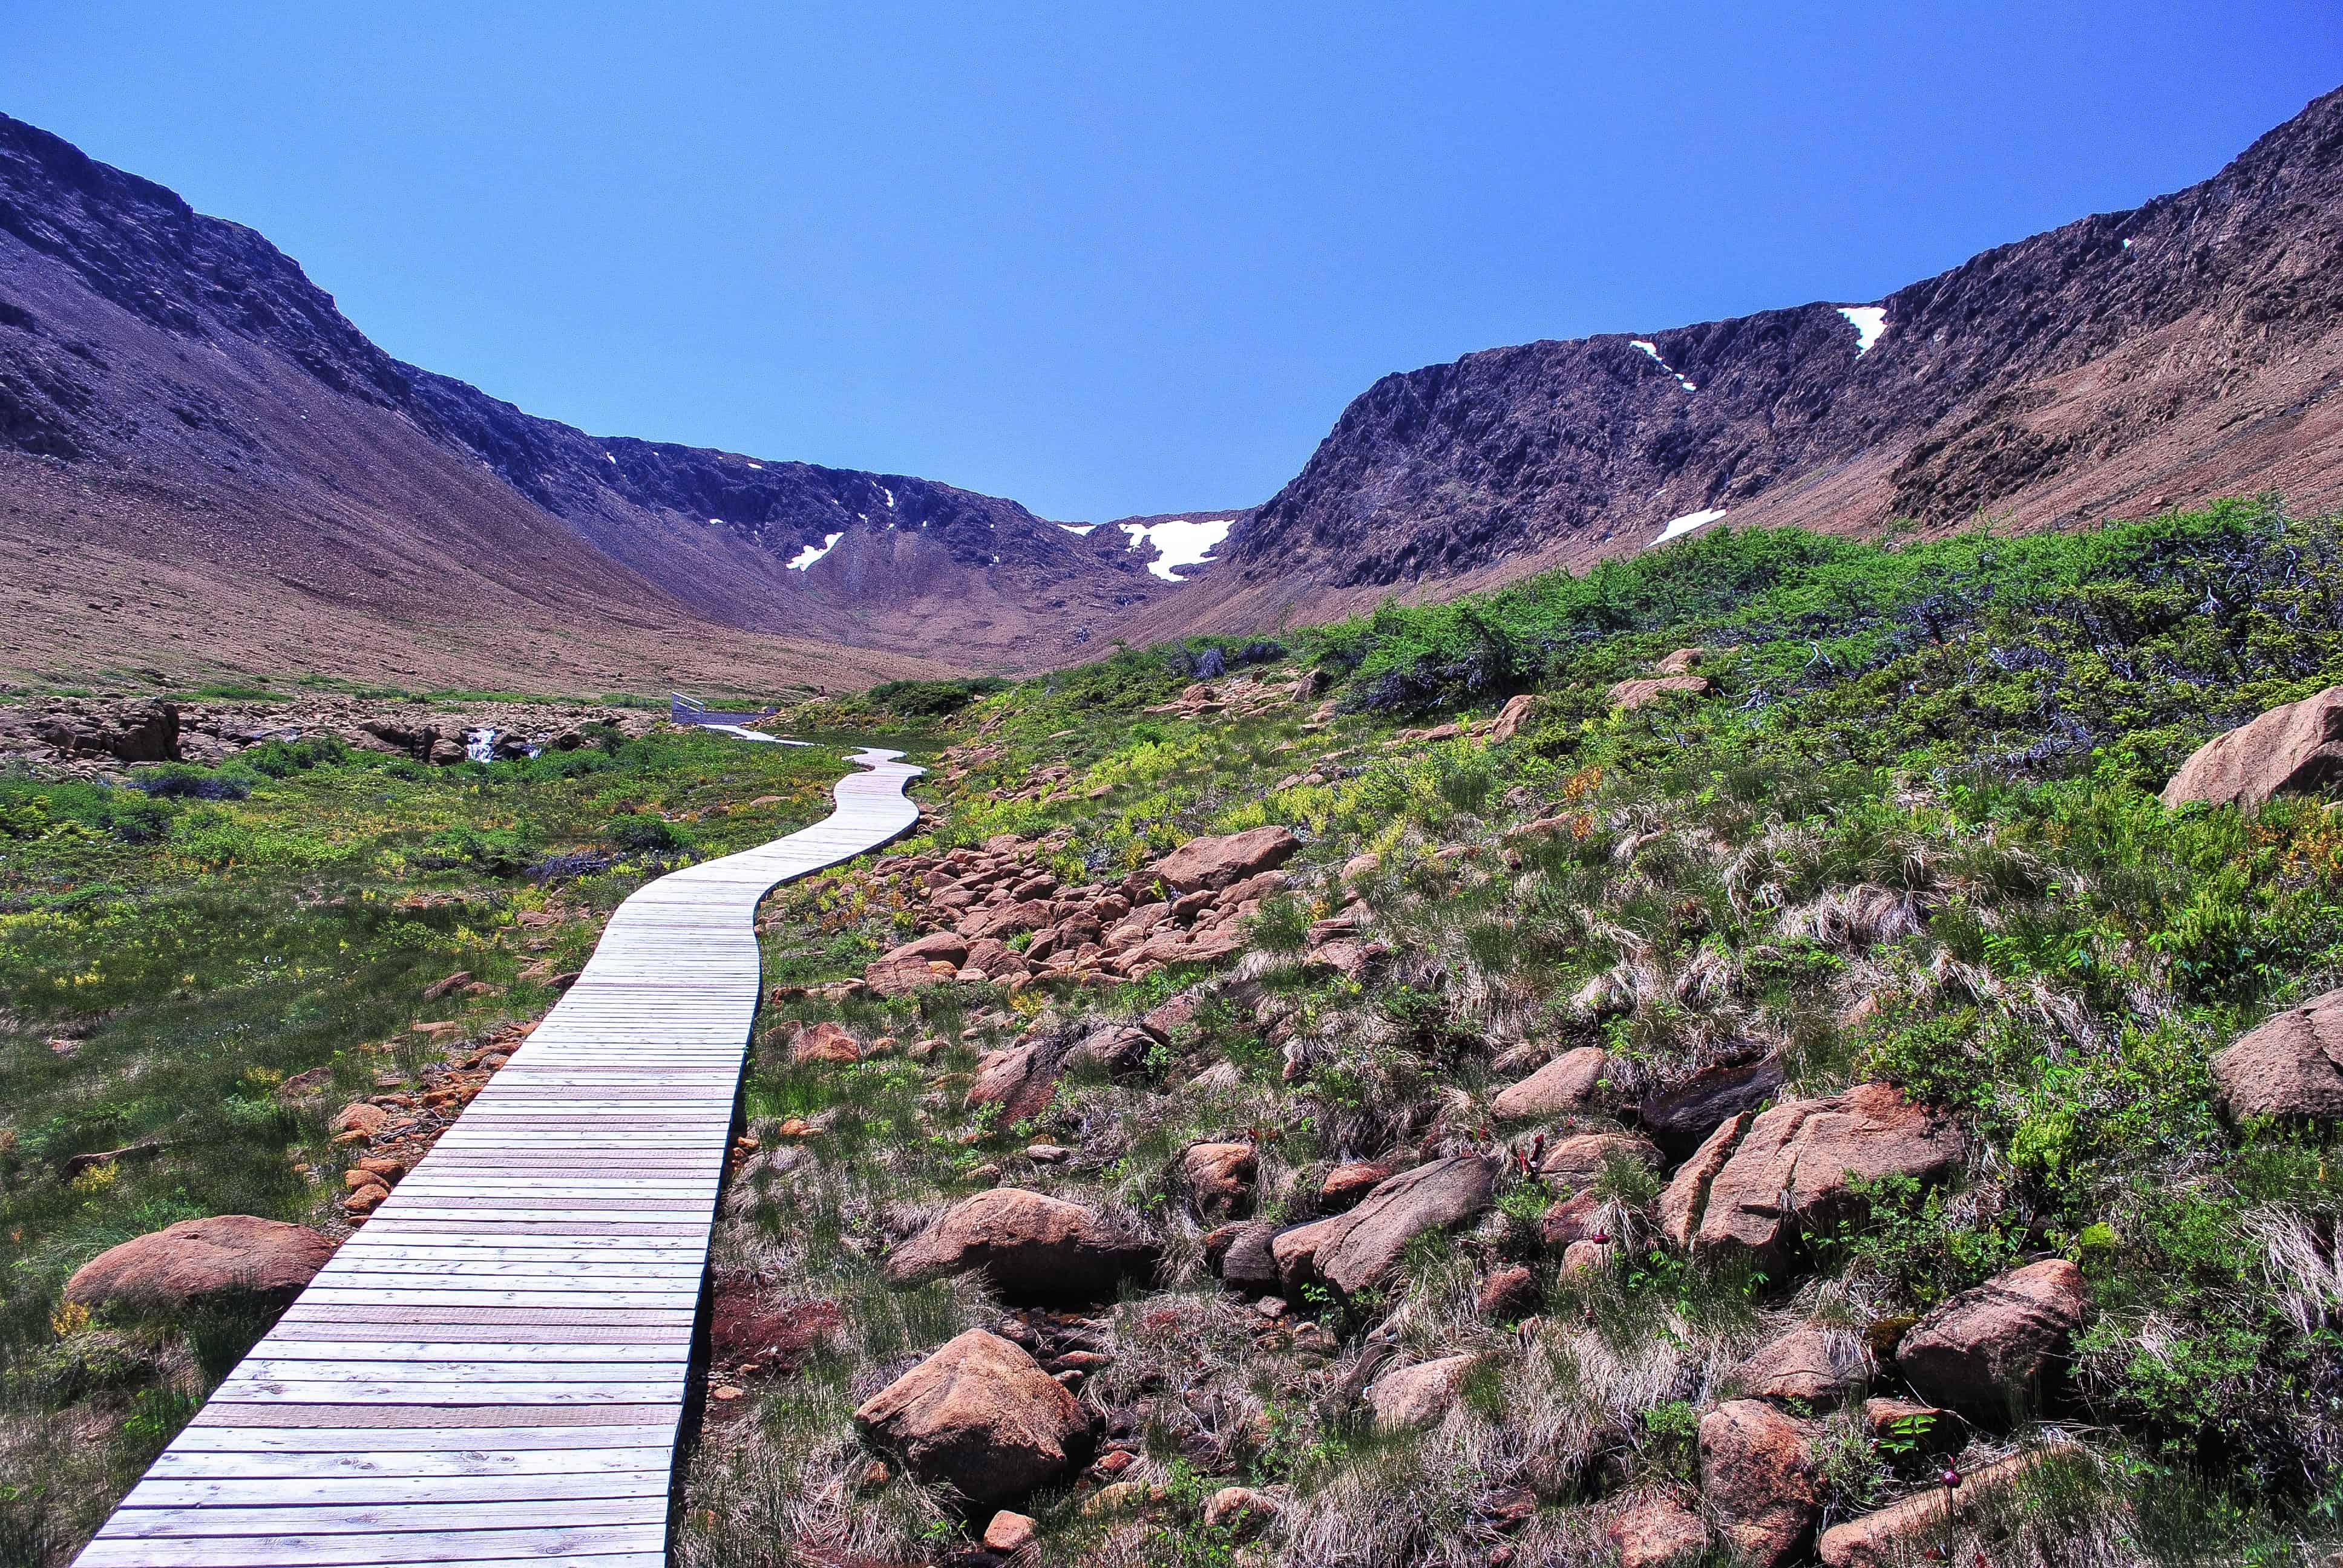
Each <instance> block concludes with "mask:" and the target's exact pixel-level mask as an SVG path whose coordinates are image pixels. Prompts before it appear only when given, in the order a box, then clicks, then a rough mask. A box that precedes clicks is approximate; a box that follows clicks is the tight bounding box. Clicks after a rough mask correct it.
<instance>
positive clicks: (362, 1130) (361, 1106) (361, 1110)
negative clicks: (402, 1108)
mask: <svg viewBox="0 0 2343 1568" xmlns="http://www.w3.org/2000/svg"><path fill="white" fill-rule="evenodd" d="M389 1124H390V1112H389V1111H385V1110H384V1109H383V1108H382V1107H381V1106H379V1105H368V1104H367V1102H366V1101H362V1100H360V1101H352V1102H351V1103H350V1104H347V1105H345V1106H343V1107H342V1108H341V1109H340V1110H339V1111H336V1112H334V1119H333V1121H329V1122H327V1126H328V1127H329V1128H331V1129H332V1130H333V1131H336V1132H351V1133H356V1134H357V1136H358V1137H360V1138H372V1137H373V1136H374V1135H375V1134H376V1133H377V1132H380V1131H382V1130H383V1129H384V1128H385V1127H387V1126H388V1125H389Z"/></svg>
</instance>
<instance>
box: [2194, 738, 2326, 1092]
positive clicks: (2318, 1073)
mask: <svg viewBox="0 0 2343 1568" xmlns="http://www.w3.org/2000/svg"><path fill="white" fill-rule="evenodd" d="M2338 711H2343V710H2338ZM2338 755H2343V749H2338ZM2213 1079H2214V1081H2215V1083H2216V1084H2217V1086H2218V1091H2217V1092H2218V1096H2219V1099H2220V1102H2221V1109H2222V1111H2225V1112H2226V1113H2227V1114H2228V1115H2229V1116H2231V1117H2233V1118H2237V1119H2239V1120H2242V1119H2244V1118H2246V1117H2249V1116H2280V1117H2308V1118H2315V1119H2318V1120H2320V1121H2333V1120H2335V1119H2337V1118H2343V990H2330V991H2328V992H2326V993H2325V994H2324V995H2321V996H2316V997H2313V998H2311V1000H2308V1002H2305V1003H2304V1004H2303V1005H2302V1006H2300V1007H2292V1008H2288V1009H2287V1010H2285V1011H2284V1012H2281V1013H2278V1014H2276V1015H2275V1016H2273V1017H2272V1018H2270V1019H2269V1020H2267V1021H2266V1022H2264V1023H2263V1024H2262V1025H2261V1026H2260V1027H2258V1028H2257V1029H2254V1030H2248V1031H2247V1033H2245V1034H2243V1035H2241V1036H2239V1037H2238V1038H2237V1041H2236V1042H2235V1043H2234V1044H2232V1045H2230V1046H2228V1047H2227V1049H2226V1050H2221V1051H2218V1052H2217V1053H2215V1055H2214V1057H2213Z"/></svg>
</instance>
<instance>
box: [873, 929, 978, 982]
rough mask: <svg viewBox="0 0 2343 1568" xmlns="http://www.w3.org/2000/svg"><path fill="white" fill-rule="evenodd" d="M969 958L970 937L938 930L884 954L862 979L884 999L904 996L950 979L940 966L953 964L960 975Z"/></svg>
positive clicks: (954, 970)
mask: <svg viewBox="0 0 2343 1568" xmlns="http://www.w3.org/2000/svg"><path fill="white" fill-rule="evenodd" d="M967 959H968V940H967V939H966V938H964V937H961V936H960V935H958V934H957V933H955V932H952V931H937V932H935V933H934V934H933V935H931V936H924V937H921V938H920V940H918V941H915V942H906V943H904V944H903V945H902V946H901V947H900V948H895V949H893V950H890V951H888V952H885V953H882V954H880V956H879V957H878V958H876V959H873V960H871V962H870V968H868V969H866V970H863V971H862V978H863V980H865V981H866V982H867V983H868V984H869V985H870V989H871V990H875V991H877V992H878V993H879V994H880V996H902V995H904V994H905V993H906V992H909V991H913V990H918V989H919V988H920V987H921V986H924V985H934V984H937V983H938V982H939V981H940V980H948V979H950V975H947V974H942V973H939V972H938V971H937V970H936V968H935V966H936V965H937V964H940V963H947V964H950V965H951V967H952V971H953V972H955V973H957V972H958V971H959V970H960V965H961V964H962V963H964V962H965V961H966V960H967Z"/></svg>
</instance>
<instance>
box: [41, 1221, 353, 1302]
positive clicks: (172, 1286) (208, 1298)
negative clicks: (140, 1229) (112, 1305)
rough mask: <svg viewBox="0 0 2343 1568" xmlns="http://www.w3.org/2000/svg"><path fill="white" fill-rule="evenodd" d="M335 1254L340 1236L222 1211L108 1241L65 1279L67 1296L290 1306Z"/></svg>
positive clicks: (94, 1299) (75, 1299) (82, 1299)
mask: <svg viewBox="0 0 2343 1568" xmlns="http://www.w3.org/2000/svg"><path fill="white" fill-rule="evenodd" d="M333 1255H334V1242H333V1239H332V1238H331V1237H328V1236H326V1235H324V1234H322V1233H320V1232H318V1231H312V1230H310V1229H309V1228H308V1227H307V1226H306V1225H288V1224H287V1223H285V1222H284V1221H281V1220H263V1219H260V1218H258V1217H257V1216H255V1215H251V1214H215V1215H212V1216H211V1217H210V1218H208V1219H203V1220H182V1221H179V1222H178V1223H177V1224H176V1225H172V1226H168V1227H166V1229H163V1230H160V1231H148V1232H147V1233H146V1235H143V1236H137V1237H134V1238H132V1239H131V1240H130V1241H125V1242H123V1243H121V1244H120V1245H119V1246H115V1247H109V1248H107V1249H106V1251H103V1252H100V1253H99V1254H98V1255H97V1256H96V1257H95V1258H93V1259H91V1260H90V1261H88V1262H86V1263H84V1264H83V1265H82V1266H81V1267H80V1268H79V1269H77V1270H75V1271H74V1276H73V1278H72V1279H70V1280H67V1281H66V1282H65V1300H67V1301H69V1302H80V1303H82V1304H83V1305H85V1306H96V1305H98V1304H100V1303H106V1302H122V1303H125V1304H127V1305H133V1306H136V1305H142V1304H155V1305H165V1306H188V1305H193V1304H196V1303H199V1302H217V1301H229V1300H234V1299H236V1298H238V1297H251V1298H256V1299H258V1300H261V1301H264V1302H269V1303H271V1304H273V1305H275V1306H277V1307H284V1306H287V1305H289V1304H290V1303H291V1302H292V1300H293V1298H294V1297H296V1296H297V1295H299V1294H300V1293H301V1291H302V1289H303V1287H305V1286H307V1284H308V1282H309V1281H310V1280H311V1279H312V1278H313V1277H315V1276H316V1274H317V1271H318V1270H319V1269H321V1268H323V1267H325V1264H326V1260H327V1259H328V1258H330V1257H332V1256H333Z"/></svg>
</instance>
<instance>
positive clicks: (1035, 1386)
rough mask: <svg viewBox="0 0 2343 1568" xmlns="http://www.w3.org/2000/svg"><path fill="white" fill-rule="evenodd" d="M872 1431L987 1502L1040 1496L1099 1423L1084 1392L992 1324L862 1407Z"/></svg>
mask: <svg viewBox="0 0 2343 1568" xmlns="http://www.w3.org/2000/svg"><path fill="white" fill-rule="evenodd" d="M854 1424H855V1427H856V1429H857V1430H858V1431H859V1432H861V1434H862V1437H863V1440H864V1441H865V1442H869V1443H870V1444H872V1445H873V1446H874V1447H877V1448H880V1449H882V1450H885V1451H887V1452H891V1453H894V1454H896V1455H898V1456H900V1459H901V1460H902V1462H903V1465H904V1467H905V1468H906V1469H908V1470H909V1471H910V1473H912V1474H913V1475H915V1476H917V1477H918V1478H919V1479H920V1481H922V1482H925V1483H928V1484H930V1485H942V1486H950V1487H953V1488H955V1489H957V1490H958V1491H959V1492H960V1495H961V1496H963V1497H965V1498H967V1499H968V1500H969V1501H970V1503H975V1504H977V1505H979V1506H989V1505H990V1506H997V1505H999V1504H1001V1503H1007V1502H1010V1501H1012V1500H1015V1499H1019V1498H1022V1497H1025V1496H1028V1495H1030V1494H1031V1493H1032V1492H1033V1490H1034V1489H1035V1488H1036V1487H1039V1486H1043V1485H1046V1484H1048V1483H1051V1482H1052V1481H1056V1480H1058V1479H1060V1478H1061V1477H1062V1476H1064V1475H1067V1474H1069V1473H1071V1472H1073V1471H1075V1470H1077V1469H1080V1468H1081V1464H1082V1462H1084V1461H1085V1460H1086V1459H1087V1458H1088V1457H1089V1451H1090V1423H1089V1422H1088V1421H1087V1420H1086V1419H1085V1418H1084V1417H1083V1415H1082V1412H1081V1406H1080V1405H1079V1404H1077V1403H1076V1402H1074V1396H1073V1395H1072V1394H1071V1393H1069V1392H1066V1390H1065V1388H1064V1387H1063V1386H1062V1385H1061V1384H1060V1383H1059V1382H1057V1381H1056V1380H1055V1379H1053V1378H1052V1377H1051V1376H1050V1374H1049V1373H1047V1372H1043V1371H1042V1370H1041V1365H1040V1363H1038V1362H1035V1361H1034V1360H1033V1358H1032V1357H1031V1356H1030V1355H1028V1354H1026V1353H1025V1352H1024V1351H1023V1350H1021V1349H1020V1348H1019V1347H1018V1346H1016V1345H1015V1344H1012V1343H1011V1342H1009V1341H1007V1340H1005V1339H1002V1338H1001V1336H1000V1335H998V1334H990V1333H987V1332H984V1331H983V1330H982V1329H970V1331H969V1332H966V1333H964V1334H962V1335H960V1337H959V1338H958V1339H956V1340H953V1341H952V1342H950V1343H949V1344H947V1345H945V1346H944V1347H943V1348H942V1349H941V1350H939V1351H937V1352H936V1353H935V1354H933V1355H931V1356H930V1357H929V1358H928V1359H927V1360H926V1361H924V1362H920V1364H919V1365H918V1366H916V1367H914V1368H912V1369H911V1370H910V1372H905V1373H904V1374H903V1375H902V1376H901V1377H900V1378H897V1379H896V1380H895V1381H894V1382H891V1383H889V1384H888V1385H887V1386H886V1387H885V1388H883V1389H881V1390H880V1392H878V1393H876V1394H874V1395H872V1396H871V1398H870V1399H869V1400H868V1401H866V1402H864V1403H863V1404H862V1406H861V1407H860V1409H858V1410H856V1411H855V1412H854Z"/></svg>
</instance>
